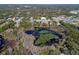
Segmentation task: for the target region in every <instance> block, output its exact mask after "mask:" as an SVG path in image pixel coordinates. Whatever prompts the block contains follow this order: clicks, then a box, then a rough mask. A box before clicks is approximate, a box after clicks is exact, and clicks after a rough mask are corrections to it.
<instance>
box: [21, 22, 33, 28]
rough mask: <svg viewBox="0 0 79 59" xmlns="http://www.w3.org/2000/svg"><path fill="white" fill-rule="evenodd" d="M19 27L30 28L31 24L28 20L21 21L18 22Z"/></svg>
mask: <svg viewBox="0 0 79 59" xmlns="http://www.w3.org/2000/svg"><path fill="white" fill-rule="evenodd" d="M20 27H23V28H24V29H26V28H31V27H32V25H31V23H30V22H26V21H22V22H21V23H20Z"/></svg>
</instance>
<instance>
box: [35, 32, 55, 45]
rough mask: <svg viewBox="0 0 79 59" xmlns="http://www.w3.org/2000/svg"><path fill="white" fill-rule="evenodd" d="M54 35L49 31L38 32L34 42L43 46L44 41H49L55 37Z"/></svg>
mask: <svg viewBox="0 0 79 59" xmlns="http://www.w3.org/2000/svg"><path fill="white" fill-rule="evenodd" d="M55 37H56V36H55V35H53V34H52V33H50V32H43V33H41V34H40V37H39V38H38V39H37V40H36V42H35V44H36V45H40V46H44V45H45V44H46V42H48V41H50V39H52V38H55Z"/></svg>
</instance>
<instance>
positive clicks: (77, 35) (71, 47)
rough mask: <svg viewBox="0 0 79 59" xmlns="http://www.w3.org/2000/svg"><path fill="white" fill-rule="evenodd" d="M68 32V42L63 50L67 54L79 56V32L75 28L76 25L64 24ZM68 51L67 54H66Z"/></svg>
mask: <svg viewBox="0 0 79 59" xmlns="http://www.w3.org/2000/svg"><path fill="white" fill-rule="evenodd" d="M62 24H63V25H64V26H65V27H66V28H67V30H68V32H67V34H66V41H65V44H64V45H63V46H64V47H63V48H62V50H63V52H64V53H65V54H72V55H73V54H79V42H78V41H79V31H78V30H77V29H75V28H74V25H71V24H67V23H62ZM65 50H66V52H65Z"/></svg>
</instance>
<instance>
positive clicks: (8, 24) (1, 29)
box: [0, 21, 15, 33]
mask: <svg viewBox="0 0 79 59" xmlns="http://www.w3.org/2000/svg"><path fill="white" fill-rule="evenodd" d="M14 24H15V23H14V22H13V21H9V22H7V24H5V25H4V26H2V27H0V33H1V32H4V31H5V30H7V29H9V28H14Z"/></svg>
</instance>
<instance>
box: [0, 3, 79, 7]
mask: <svg viewBox="0 0 79 59" xmlns="http://www.w3.org/2000/svg"><path fill="white" fill-rule="evenodd" d="M24 6H32V7H42V8H44V7H73V8H74V7H78V8H79V4H0V8H15V7H24Z"/></svg>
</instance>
